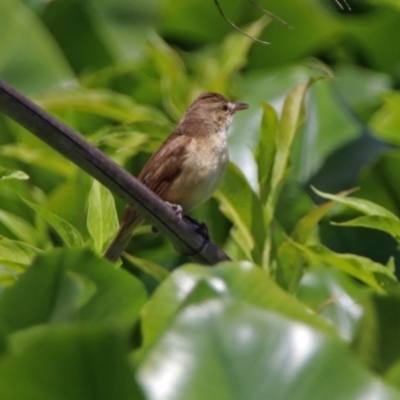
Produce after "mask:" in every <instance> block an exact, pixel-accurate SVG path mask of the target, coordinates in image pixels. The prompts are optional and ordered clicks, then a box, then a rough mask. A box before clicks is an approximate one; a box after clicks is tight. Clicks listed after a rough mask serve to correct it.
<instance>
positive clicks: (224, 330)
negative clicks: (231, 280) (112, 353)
mask: <svg viewBox="0 0 400 400" xmlns="http://www.w3.org/2000/svg"><path fill="white" fill-rule="evenodd" d="M138 378H139V381H140V383H141V384H142V385H143V388H144V391H145V393H146V395H147V397H148V399H151V400H156V399H163V400H169V399H174V400H178V399H182V400H183V399H191V400H200V399H205V398H207V399H210V400H214V399H218V400H225V399H226V400H228V399H243V400H245V399H254V400H258V399H260V400H261V399H265V398H273V399H276V400H279V399H282V400H283V399H296V400H302V399H307V400H308V399H310V398H315V399H332V400H333V399H339V398H340V399H348V400H353V399H355V398H356V399H360V400H362V399H365V400H367V399H370V398H371V396H376V397H377V398H379V399H397V398H398V396H399V394H397V392H396V391H395V390H394V389H391V388H390V387H389V386H387V385H385V384H384V383H383V382H381V381H379V380H378V379H377V378H376V377H375V376H374V375H373V374H371V373H370V372H369V371H368V370H366V369H365V368H364V367H363V366H362V365H361V363H359V362H357V361H356V360H355V359H354V357H353V356H352V354H351V353H350V351H349V350H348V349H347V348H346V347H345V346H344V344H343V343H342V342H340V341H339V340H337V339H335V338H332V337H329V336H326V335H324V334H322V333H321V332H319V331H317V330H314V329H312V328H310V327H309V326H307V325H303V324H301V323H298V322H294V321H291V320H288V319H286V318H284V317H282V316H281V315H278V314H276V313H273V312H270V311H266V310H262V309H260V308H257V307H254V306H250V305H248V304H243V303H241V302H238V301H226V300H225V301H224V300H223V299H213V300H209V301H203V302H200V303H199V304H195V305H191V306H188V307H187V308H185V309H184V310H183V311H182V312H181V313H180V314H179V315H178V317H177V318H176V319H175V320H174V321H173V322H172V324H171V325H170V326H169V327H168V328H167V329H166V330H165V332H164V333H163V335H162V336H161V337H160V339H159V340H158V341H157V343H155V344H154V345H153V347H152V349H151V350H150V351H149V353H148V354H147V356H146V357H145V359H144V360H143V361H142V363H141V364H140V366H139V371H138ZM211 382H212V384H211Z"/></svg>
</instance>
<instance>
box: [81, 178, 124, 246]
mask: <svg viewBox="0 0 400 400" xmlns="http://www.w3.org/2000/svg"><path fill="white" fill-rule="evenodd" d="M88 201H89V206H88V215H87V227H88V231H89V233H90V235H91V236H92V238H93V241H94V248H95V250H96V252H97V253H101V252H102V250H103V248H104V245H105V244H107V243H108V240H109V239H110V238H111V237H113V236H114V235H115V234H116V232H117V231H118V227H119V223H118V215H117V211H116V209H115V203H114V198H113V196H112V194H111V192H110V191H109V190H108V189H107V188H105V187H104V186H103V185H101V184H100V183H99V182H98V181H93V185H92V189H91V190H90V193H89V200H88Z"/></svg>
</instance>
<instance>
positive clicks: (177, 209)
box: [151, 201, 183, 233]
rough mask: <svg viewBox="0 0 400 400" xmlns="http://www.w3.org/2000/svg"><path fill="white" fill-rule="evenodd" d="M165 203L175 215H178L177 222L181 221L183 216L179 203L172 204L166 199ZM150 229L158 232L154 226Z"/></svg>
mask: <svg viewBox="0 0 400 400" xmlns="http://www.w3.org/2000/svg"><path fill="white" fill-rule="evenodd" d="M165 204H167V205H168V206H170V207H171V208H172V211H173V212H174V213H175V215H176V216H177V217H178V219H179V222H181V221H182V218H183V210H182V207H181V206H180V205H179V204H172V203H169V202H168V201H166V202H165ZM151 231H152V232H153V233H158V229H157V228H156V227H155V226H152V227H151Z"/></svg>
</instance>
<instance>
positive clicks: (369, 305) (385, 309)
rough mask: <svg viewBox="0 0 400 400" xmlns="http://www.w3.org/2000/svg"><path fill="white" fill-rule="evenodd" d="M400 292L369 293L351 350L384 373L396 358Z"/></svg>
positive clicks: (399, 353) (398, 353) (399, 352)
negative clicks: (390, 293) (387, 294)
mask: <svg viewBox="0 0 400 400" xmlns="http://www.w3.org/2000/svg"><path fill="white" fill-rule="evenodd" d="M399 309H400V296H399V295H398V294H392V295H390V296H380V295H378V294H376V293H374V294H372V295H371V296H370V297H369V299H368V301H366V303H365V306H364V315H363V318H362V320H361V323H360V326H359V329H358V334H357V337H356V338H355V340H354V346H353V347H354V350H355V351H356V353H357V355H358V356H359V357H360V358H361V359H362V360H363V361H364V362H365V363H366V364H367V365H368V366H369V367H371V368H372V369H373V370H374V371H376V372H378V373H385V372H386V371H387V370H388V369H389V368H390V367H392V366H393V365H394V363H396V362H398V361H399V360H400V344H399V341H398V335H399V333H400V318H399V317H400V314H399Z"/></svg>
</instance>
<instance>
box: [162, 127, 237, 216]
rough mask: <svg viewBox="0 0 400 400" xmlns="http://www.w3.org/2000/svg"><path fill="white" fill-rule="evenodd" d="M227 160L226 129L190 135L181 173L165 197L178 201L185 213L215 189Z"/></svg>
mask: <svg viewBox="0 0 400 400" xmlns="http://www.w3.org/2000/svg"><path fill="white" fill-rule="evenodd" d="M228 160H229V155H228V145H227V135H226V132H225V131H223V132H218V133H215V134H210V135H208V136H207V137H200V138H193V139H192V140H191V141H190V143H189V144H188V149H187V157H186V158H185V161H184V162H183V164H182V170H181V173H180V175H179V177H178V178H177V179H176V181H175V182H174V184H173V188H171V191H169V193H168V196H166V197H168V199H166V200H168V201H169V202H170V203H175V204H180V205H181V206H182V208H183V211H184V212H188V211H190V210H191V209H192V208H194V207H196V206H197V205H198V204H200V203H202V202H204V201H206V200H207V199H209V198H210V197H211V196H212V194H213V193H214V192H215V190H216V189H217V188H218V186H219V184H220V182H221V180H222V178H223V176H224V173H225V170H226V166H227V164H228Z"/></svg>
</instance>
